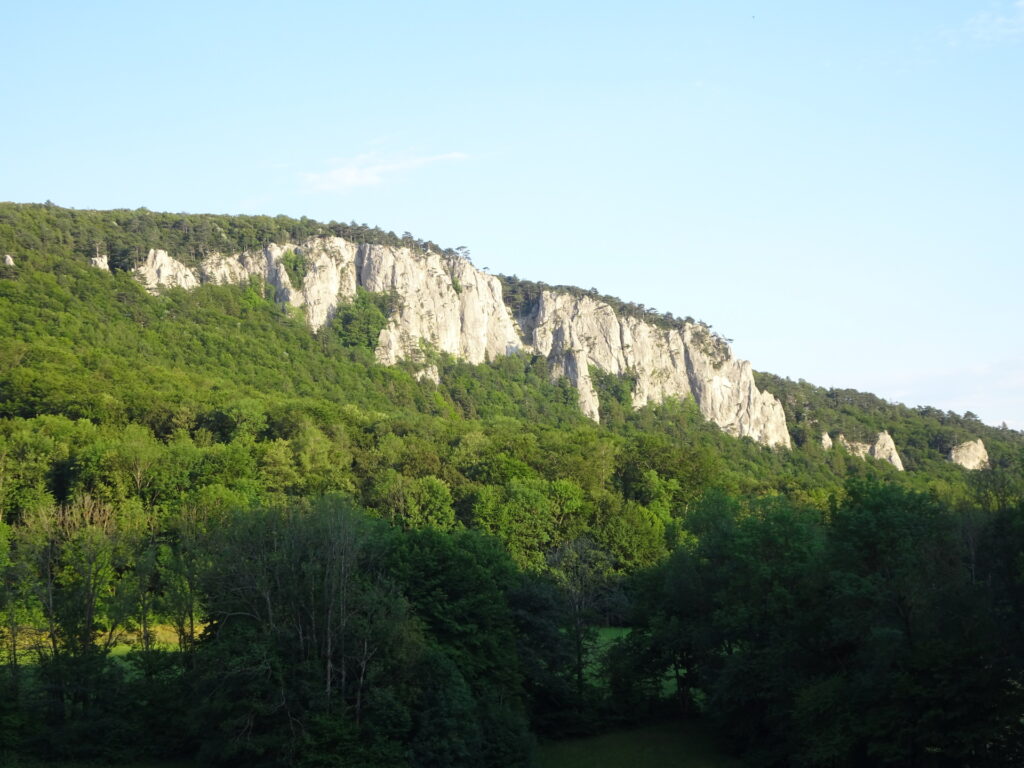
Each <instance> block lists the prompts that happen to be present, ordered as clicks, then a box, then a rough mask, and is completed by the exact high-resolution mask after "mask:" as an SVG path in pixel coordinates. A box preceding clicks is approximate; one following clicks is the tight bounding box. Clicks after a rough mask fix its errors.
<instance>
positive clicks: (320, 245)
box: [136, 237, 790, 447]
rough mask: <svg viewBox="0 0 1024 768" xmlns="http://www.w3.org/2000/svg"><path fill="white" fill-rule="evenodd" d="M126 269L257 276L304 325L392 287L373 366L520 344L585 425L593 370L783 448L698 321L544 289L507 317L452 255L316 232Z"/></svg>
mask: <svg viewBox="0 0 1024 768" xmlns="http://www.w3.org/2000/svg"><path fill="white" fill-rule="evenodd" d="M136 272H137V274H138V276H139V277H140V279H141V280H142V281H143V282H144V283H145V284H146V288H147V290H149V291H150V292H154V293H155V292H157V291H158V290H159V288H160V287H161V286H171V287H181V288H194V287H196V286H198V285H199V284H200V283H216V284H245V283H248V282H249V281H250V280H253V279H256V280H259V281H260V282H262V283H264V284H266V285H270V286H272V287H273V288H274V293H275V296H276V298H277V300H278V301H280V302H282V303H287V304H290V305H291V306H294V307H304V308H305V312H306V319H307V321H308V322H309V324H310V326H311V327H312V328H313V329H314V330H318V329H319V328H321V327H322V326H323V325H324V324H325V323H326V322H328V321H329V320H330V318H331V316H332V315H333V314H334V312H335V310H336V309H337V306H338V304H339V302H344V301H348V300H350V299H351V298H352V297H354V296H355V294H356V289H357V288H359V287H361V288H364V289H366V290H368V291H373V292H378V293H388V292H394V293H395V294H396V295H397V296H398V298H399V301H398V306H397V309H396V310H395V311H394V313H393V314H392V316H391V318H390V319H389V321H388V324H387V326H386V327H385V328H384V329H383V330H382V331H381V333H380V336H379V338H378V345H377V350H376V355H377V359H378V360H380V362H382V363H385V364H388V365H391V364H394V363H396V362H398V361H399V360H408V359H412V360H420V361H424V362H428V361H427V360H426V359H425V358H426V355H425V353H426V352H427V351H429V350H436V351H438V352H446V353H449V354H451V355H454V356H456V357H459V358H462V359H465V360H468V361H469V362H472V363H481V362H484V361H486V360H488V359H493V358H495V357H497V356H499V355H507V354H510V353H513V352H516V351H520V350H522V351H526V352H532V353H535V354H542V355H544V356H545V357H547V358H548V360H549V361H550V363H551V367H552V371H553V373H554V375H555V376H565V377H566V378H568V379H569V380H570V381H571V382H572V383H573V384H574V385H575V386H576V387H577V388H578V390H579V393H580V407H581V409H582V410H583V412H584V413H586V414H587V416H589V417H590V418H592V419H594V420H597V419H598V413H599V408H598V406H599V404H598V399H597V392H596V391H595V389H594V386H593V382H592V381H591V378H590V368H591V366H594V367H596V368H599V369H601V370H603V371H607V372H609V373H612V374H615V375H624V376H629V377H631V378H632V379H633V380H634V381H635V385H634V389H633V403H634V405H635V406H636V407H641V406H643V405H645V404H647V403H650V402H660V401H662V400H664V399H665V398H667V397H686V396H687V395H692V396H693V397H694V399H695V401H696V402H697V405H698V407H699V408H700V410H701V413H702V414H704V416H705V418H707V419H709V420H710V421H712V422H714V423H715V424H717V425H718V426H719V427H721V428H722V429H723V430H725V431H726V432H728V433H729V434H732V435H736V436H740V437H742V436H747V437H751V438H752V439H754V440H756V441H758V442H760V443H764V444H765V445H770V446H779V445H781V446H786V447H789V445H790V439H789V432H788V430H787V428H786V419H785V415H784V414H783V410H782V406H781V404H780V403H779V402H778V400H776V399H775V397H773V396H772V395H770V394H768V393H767V392H760V391H759V390H758V389H757V387H756V386H755V385H754V377H753V372H752V370H751V367H750V363H748V362H746V361H744V360H735V359H733V358H732V357H731V355H730V353H729V349H728V347H727V346H725V344H724V342H721V341H720V340H718V339H716V338H715V337H712V336H711V335H710V333H709V331H708V329H707V328H706V327H704V326H702V325H699V324H695V323H689V324H685V325H683V326H681V327H671V328H663V327H660V326H656V325H654V324H652V323H649V322H647V321H645V320H642V319H638V318H634V317H622V316H619V315H618V314H616V312H615V310H614V309H613V308H612V307H611V306H609V305H608V304H606V303H604V302H601V301H598V300H596V299H593V298H591V297H589V296H575V295H569V294H566V293H559V292H555V291H544V292H543V293H542V294H541V296H540V300H539V301H538V302H537V303H536V305H535V306H533V307H532V308H531V310H530V311H529V312H528V313H527V314H526V315H524V316H522V317H519V318H516V319H514V318H513V316H512V313H511V311H510V310H509V308H508V307H507V306H506V305H505V302H504V301H503V299H502V286H501V282H500V281H499V280H498V278H496V277H494V276H491V275H488V274H486V273H484V272H482V271H481V270H478V269H476V268H475V267H474V266H473V265H472V264H471V263H470V262H469V261H468V260H466V259H464V258H462V257H460V256H453V255H449V254H440V253H436V252H433V251H420V250H413V249H410V248H405V247H392V246H381V245H358V246H357V245H355V244H353V243H350V242H348V241H346V240H344V239H342V238H338V237H325V238H312V239H310V240H308V241H306V242H304V243H298V244H296V243H284V244H270V245H268V246H266V247H264V248H263V249H261V250H259V251H254V252H244V253H239V254H212V255H211V256H209V257H207V258H206V259H205V260H204V261H203V262H202V264H200V265H199V268H198V270H192V269H189V268H188V267H186V266H185V265H184V264H182V263H181V262H179V261H177V260H175V259H173V258H171V257H170V256H169V255H168V254H167V253H166V252H165V251H160V250H151V251H150V252H149V254H148V256H147V258H146V261H145V262H144V263H143V264H142V265H141V266H139V267H138V268H137V269H136ZM293 277H295V278H296V280H294V281H293V279H292V278H293ZM517 320H518V324H517ZM420 376H421V377H423V378H429V379H432V380H435V381H436V380H437V370H436V368H434V367H433V366H429V365H428V366H426V367H424V368H423V369H422V370H421V372H420Z"/></svg>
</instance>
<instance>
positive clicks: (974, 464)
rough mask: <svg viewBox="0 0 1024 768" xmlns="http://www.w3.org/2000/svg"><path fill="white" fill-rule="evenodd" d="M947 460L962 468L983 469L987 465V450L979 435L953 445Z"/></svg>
mask: <svg viewBox="0 0 1024 768" xmlns="http://www.w3.org/2000/svg"><path fill="white" fill-rule="evenodd" d="M949 460H950V461H952V462H953V463H954V464H959V465H960V466H961V467H963V468H964V469H972V470H973V469H985V468H987V467H988V451H986V450H985V443H984V442H982V440H981V438H980V437H979V438H978V439H977V440H968V441H967V442H964V443H960V445H957V446H955V447H954V448H953V450H952V451H950V452H949Z"/></svg>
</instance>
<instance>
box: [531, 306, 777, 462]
mask: <svg viewBox="0 0 1024 768" xmlns="http://www.w3.org/2000/svg"><path fill="white" fill-rule="evenodd" d="M521 323H522V325H523V327H524V329H526V330H527V332H528V333H529V336H530V337H529V338H528V339H527V341H530V342H532V346H533V348H534V349H535V350H536V351H537V352H538V353H540V354H542V355H545V356H546V357H547V358H548V359H549V360H550V361H551V364H552V366H553V369H554V371H555V372H556V374H557V375H564V376H566V377H567V378H569V380H570V381H572V382H573V384H574V385H576V387H577V388H578V389H579V391H580V407H581V408H582V409H583V411H584V413H586V414H587V415H588V416H590V417H591V418H593V419H597V412H598V402H597V394H596V392H595V391H594V387H593V383H592V381H591V379H590V373H589V371H590V366H594V367H596V368H600V369H601V370H603V371H606V372H608V373H611V374H614V375H618V376H629V377H630V378H632V379H633V380H634V382H635V383H634V386H633V405H634V407H637V408H639V407H641V406H644V405H646V404H647V403H650V402H661V401H662V400H664V399H665V398H667V397H686V396H687V395H693V397H694V399H695V400H696V401H697V404H698V406H699V407H700V410H701V413H702V414H703V415H704V417H705V418H707V419H709V420H710V421H713V422H714V423H715V424H717V425H718V426H720V427H721V428H722V429H723V430H725V431H726V432H728V433H729V434H732V435H735V436H738V437H742V436H747V437H751V438H753V439H754V440H756V441H758V442H761V443H764V444H766V445H784V446H787V447H788V446H789V445H790V440H789V431H788V430H787V429H786V418H785V415H784V414H783V411H782V405H781V404H780V403H779V402H778V400H776V399H775V398H774V397H773V396H772V395H770V394H768V393H766V392H760V391H759V390H758V389H757V387H756V386H755V385H754V375H753V371H752V370H751V367H750V363H748V362H746V361H744V360H735V359H732V358H728V359H723V357H724V356H723V355H722V354H721V350H719V349H715V348H710V347H709V345H708V337H707V336H706V335H705V334H706V329H704V328H703V326H697V325H696V324H688V325H686V326H684V327H683V328H681V329H679V328H661V327H658V326H655V325H652V324H650V323H648V322H645V321H643V320H639V319H637V318H632V317H619V316H618V315H617V314H616V313H615V311H614V310H613V309H612V307H610V306H609V305H607V304H605V303H603V302H601V301H598V300H596V299H593V298H591V297H589V296H572V295H569V294H564V293H555V292H552V291H545V292H543V293H542V295H541V298H540V301H539V302H538V303H537V306H536V308H535V309H534V311H533V312H532V313H531V315H529V316H526V317H524V318H521Z"/></svg>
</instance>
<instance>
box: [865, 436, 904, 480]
mask: <svg viewBox="0 0 1024 768" xmlns="http://www.w3.org/2000/svg"><path fill="white" fill-rule="evenodd" d="M871 455H872V456H874V457H875V458H876V459H879V460H880V461H888V462H889V463H890V464H892V465H893V466H894V467H896V469H898V470H899V471H900V472H902V471H903V460H902V459H900V454H899V452H898V451H897V450H896V443H894V442H893V441H892V436H891V435H890V434H889V433H888V432H879V433H878V438H877V439H876V440H875V444H874V445H873V446H871Z"/></svg>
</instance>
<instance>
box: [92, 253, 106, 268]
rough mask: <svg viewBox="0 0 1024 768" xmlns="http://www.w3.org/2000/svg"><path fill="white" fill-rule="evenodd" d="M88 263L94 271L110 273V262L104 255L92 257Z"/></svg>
mask: <svg viewBox="0 0 1024 768" xmlns="http://www.w3.org/2000/svg"><path fill="white" fill-rule="evenodd" d="M89 263H90V264H92V265H93V266H94V267H96V269H102V270H103V271H104V272H109V271H110V261H109V259H108V258H107V254H105V253H104V254H103V255H102V256H93V257H92V258H91V259H89Z"/></svg>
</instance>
